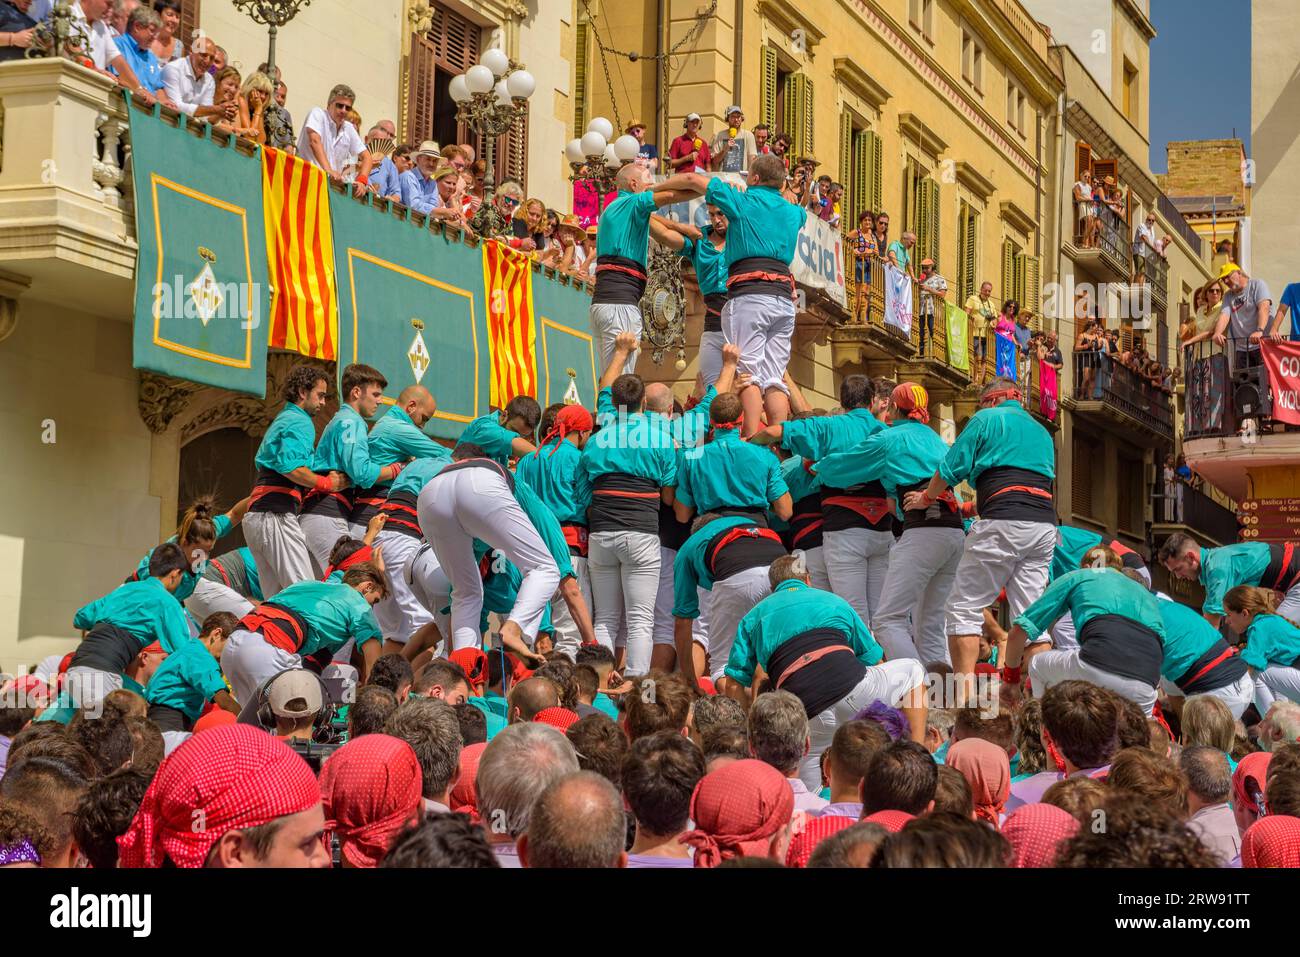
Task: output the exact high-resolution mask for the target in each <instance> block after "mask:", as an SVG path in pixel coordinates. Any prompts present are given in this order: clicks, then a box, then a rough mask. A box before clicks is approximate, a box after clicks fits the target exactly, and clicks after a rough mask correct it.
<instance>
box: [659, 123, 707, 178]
mask: <svg viewBox="0 0 1300 957" xmlns="http://www.w3.org/2000/svg"><path fill="white" fill-rule="evenodd" d="M682 127H683V132H682V135H681V136H678V137H676V138H674V139H673V142H672V145H671V146H669V147H668V166H669V169H670V170H671V171H672V172H674V173H678V172H680V173H707V172H708V171H709V144H708V143H706V142H704V139H703V138H702V137H701V136H700V114H698V113H688V114H686V119H685V120H683V121H682Z"/></svg>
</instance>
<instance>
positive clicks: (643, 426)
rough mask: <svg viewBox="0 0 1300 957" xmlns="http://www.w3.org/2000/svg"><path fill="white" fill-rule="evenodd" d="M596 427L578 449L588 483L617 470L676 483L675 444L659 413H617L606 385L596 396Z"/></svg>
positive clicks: (662, 483)
mask: <svg viewBox="0 0 1300 957" xmlns="http://www.w3.org/2000/svg"><path fill="white" fill-rule="evenodd" d="M596 418H597V420H598V421H599V422H600V430H599V431H597V432H596V433H595V434H594V435H592V437H591V438H590V439H588V440H587V447H586V448H585V449H583V450H582V467H583V469H584V470H585V471H586V473H587V478H588V480H589V481H591V482H595V481H596V479H598V478H600V477H601V476H602V475H612V474H614V473H616V472H621V473H623V474H625V475H636V476H639V477H641V478H647V479H650V480H651V481H653V482H657V483H658V484H659V485H660V486H662V487H671V486H674V485H676V484H677V443H676V441H675V440H674V439H673V435H672V431H671V425H670V423H669V421H668V420H666V419H664V418H663V416H659V415H652V414H648V413H645V412H633V413H631V414H629V415H626V416H620V415H619V414H618V411H617V410H616V409H615V407H614V400H613V397H612V395H611V393H610V390H609V389H608V388H606V389H601V390H600V395H599V396H597V398H596Z"/></svg>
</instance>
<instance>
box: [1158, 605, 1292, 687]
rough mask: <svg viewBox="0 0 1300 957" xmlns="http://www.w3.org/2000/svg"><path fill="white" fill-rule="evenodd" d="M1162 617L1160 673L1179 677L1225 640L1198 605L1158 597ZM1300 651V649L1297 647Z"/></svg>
mask: <svg viewBox="0 0 1300 957" xmlns="http://www.w3.org/2000/svg"><path fill="white" fill-rule="evenodd" d="M1156 606H1157V607H1158V608H1159V609H1160V620H1161V621H1162V622H1163V623H1164V626H1165V658H1164V663H1163V664H1162V665H1161V666H1160V674H1161V675H1163V676H1164V677H1166V678H1168V679H1169V680H1170V681H1177V680H1178V679H1179V678H1181V677H1182V676H1183V675H1185V674H1187V672H1188V670H1189V669H1191V667H1192V665H1193V664H1195V663H1196V661H1197V660H1198V659H1199V658H1200V657H1201V656H1202V655H1203V654H1205V653H1206V652H1207V651H1209V650H1210V649H1211V648H1213V647H1214V646H1215V645H1216V644H1218V643H1219V642H1220V641H1222V640H1223V636H1222V635H1220V634H1219V630H1218V629H1217V628H1215V627H1214V626H1213V625H1211V624H1210V623H1209V622H1208V621H1206V620H1205V618H1203V617H1202V616H1201V615H1198V614H1197V613H1196V611H1195V609H1192V608H1188V607H1187V606H1186V605H1184V604H1183V603H1182V602H1177V601H1174V600H1173V599H1171V598H1162V597H1157V598H1156ZM1296 654H1297V655H1300V649H1297V650H1296Z"/></svg>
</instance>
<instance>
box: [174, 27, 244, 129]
mask: <svg viewBox="0 0 1300 957" xmlns="http://www.w3.org/2000/svg"><path fill="white" fill-rule="evenodd" d="M213 46H214V44H213V42H212V41H211V40H210V39H208V38H207V37H199V38H198V39H197V40H195V41H194V48H193V49H192V50H191V51H190V55H189V56H187V57H185V58H183V59H180V60H172V61H171V62H170V63H168V64H167V65H166V66H165V67H163V73H162V76H163V88H164V89H165V90H166V91H167V99H169V100H171V102H172V103H173V104H175V106H176V109H178V110H180V111H181V112H182V113H184V114H186V115H187V116H191V117H193V118H194V119H196V120H208V121H209V122H213V123H215V122H217V121H218V120H223V119H224V120H229V119H233V118H234V116H235V114H236V113H237V112H238V107H237V106H236V105H235V104H234V103H229V104H226V105H225V106H221V107H218V106H214V105H213V98H214V96H215V94H216V91H217V84H216V81H215V80H213V78H212V76H211V75H210V74H209V73H208V67H210V66H212V48H213Z"/></svg>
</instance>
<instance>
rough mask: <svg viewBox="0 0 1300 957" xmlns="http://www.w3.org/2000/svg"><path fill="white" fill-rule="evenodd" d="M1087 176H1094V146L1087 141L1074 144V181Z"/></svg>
mask: <svg viewBox="0 0 1300 957" xmlns="http://www.w3.org/2000/svg"><path fill="white" fill-rule="evenodd" d="M1085 176H1088V177H1091V176H1092V147H1091V146H1089V145H1088V144H1087V143H1076V144H1075V146H1074V181H1075V182H1076V183H1077V182H1078V181H1079V180H1081V179H1082V178H1083V177H1085Z"/></svg>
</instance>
